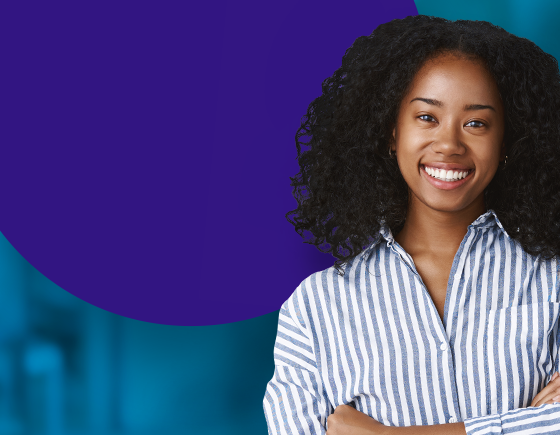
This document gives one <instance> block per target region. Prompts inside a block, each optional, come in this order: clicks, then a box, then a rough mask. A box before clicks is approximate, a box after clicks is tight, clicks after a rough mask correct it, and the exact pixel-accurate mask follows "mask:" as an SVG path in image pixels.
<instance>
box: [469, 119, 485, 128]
mask: <svg viewBox="0 0 560 435" xmlns="http://www.w3.org/2000/svg"><path fill="white" fill-rule="evenodd" d="M465 127H474V128H480V127H484V123H483V122H480V121H469V122H467V124H465Z"/></svg>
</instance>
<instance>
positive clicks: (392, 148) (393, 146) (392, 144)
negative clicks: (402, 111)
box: [391, 127, 397, 151]
mask: <svg viewBox="0 0 560 435" xmlns="http://www.w3.org/2000/svg"><path fill="white" fill-rule="evenodd" d="M396 130H397V128H396V127H395V128H393V135H392V136H391V151H396V150H395V142H396V140H395V135H396Z"/></svg>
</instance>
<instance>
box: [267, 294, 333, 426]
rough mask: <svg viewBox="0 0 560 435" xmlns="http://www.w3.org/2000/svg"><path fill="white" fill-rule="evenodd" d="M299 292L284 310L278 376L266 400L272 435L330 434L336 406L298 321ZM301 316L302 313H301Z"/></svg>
mask: <svg viewBox="0 0 560 435" xmlns="http://www.w3.org/2000/svg"><path fill="white" fill-rule="evenodd" d="M297 295H298V292H297V290H296V292H295V293H294V295H292V297H290V299H288V301H287V302H286V303H285V304H284V305H283V306H282V308H281V309H280V314H279V318H278V334H277V336H276V344H275V346H274V362H275V370H274V376H273V377H272V379H271V380H270V382H269V383H268V385H267V388H266V394H265V397H264V401H263V406H264V411H265V417H266V420H267V424H268V431H269V434H273V435H276V434H283V435H284V434H322V435H324V434H326V428H325V425H326V421H327V416H328V415H329V414H330V412H332V407H331V406H330V404H329V401H328V399H327V397H326V394H325V392H324V390H323V385H322V381H321V377H320V375H319V372H318V370H317V365H316V363H315V360H314V355H313V352H312V347H311V341H310V340H309V338H308V336H307V335H306V332H305V331H304V330H303V328H302V325H301V323H300V322H299V321H298V314H300V313H299V309H298V304H297ZM300 315H301V314H300Z"/></svg>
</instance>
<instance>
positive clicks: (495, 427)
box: [463, 414, 503, 435]
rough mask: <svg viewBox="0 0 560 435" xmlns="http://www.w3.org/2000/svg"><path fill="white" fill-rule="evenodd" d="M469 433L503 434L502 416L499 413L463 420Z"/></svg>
mask: <svg viewBox="0 0 560 435" xmlns="http://www.w3.org/2000/svg"><path fill="white" fill-rule="evenodd" d="M463 423H464V424H465V431H466V432H467V435H487V434H488V435H489V434H492V435H501V434H502V433H503V432H502V418H501V417H500V415H499V414H494V415H485V416H482V417H473V418H468V419H466V420H465V421H463Z"/></svg>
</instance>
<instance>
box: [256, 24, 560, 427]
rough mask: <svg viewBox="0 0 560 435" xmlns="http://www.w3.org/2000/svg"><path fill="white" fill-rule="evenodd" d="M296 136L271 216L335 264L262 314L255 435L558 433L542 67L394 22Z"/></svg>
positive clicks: (556, 306)
mask: <svg viewBox="0 0 560 435" xmlns="http://www.w3.org/2000/svg"><path fill="white" fill-rule="evenodd" d="M303 137H307V138H309V141H308V142H307V143H303V142H301V140H300V139H302V138H303ZM296 145H297V149H298V159H299V164H300V168H301V171H300V173H299V174H297V176H296V177H294V178H292V185H293V186H294V187H295V191H294V192H295V196H296V199H297V200H298V208H297V209H296V210H294V211H292V212H290V213H288V215H287V216H290V215H292V216H295V218H294V220H293V221H292V220H290V222H292V223H293V224H294V226H295V228H296V231H298V233H299V234H300V235H302V236H303V232H304V231H305V232H308V233H311V234H312V235H313V236H314V238H313V239H311V240H310V241H307V242H308V243H313V244H315V245H316V246H317V247H320V246H322V250H324V251H326V252H331V253H332V254H333V255H334V256H335V257H336V258H337V259H338V261H337V262H336V263H335V265H334V266H333V267H330V268H328V269H326V270H323V271H320V272H317V273H314V274H312V275H311V276H309V277H308V278H306V279H305V280H304V281H303V282H302V283H301V284H300V285H299V286H298V288H297V289H296V291H295V292H294V293H293V294H292V296H291V297H290V298H289V299H288V300H287V301H286V302H285V303H284V305H283V306H282V309H281V310H280V317H279V323H278V335H277V339H276V345H275V363H276V369H275V373H274V377H273V378H272V380H271V381H270V382H269V384H268V387H267V391H266V395H265V398H264V410H265V414H266V417H267V421H268V425H269V432H270V433H271V434H292V433H313V434H315V433H317V434H319V433H323V434H324V433H327V434H328V435H336V434H346V433H348V434H352V435H360V434H386V433H401V432H403V433H416V434H422V433H430V434H432V435H433V434H438V433H441V434H444V433H445V434H465V433H467V434H469V435H471V434H489V433H504V434H506V433H513V432H515V433H519V434H529V433H557V432H560V406H559V405H557V404H556V403H555V402H557V401H558V400H560V396H559V395H560V377H556V376H553V374H554V373H555V372H557V371H558V370H559V365H560V352H559V351H560V334H559V333H558V329H559V322H558V319H559V314H560V280H559V279H558V276H559V273H560V262H559V261H558V255H559V254H560V193H559V192H560V169H559V168H560V165H559V164H558V162H559V161H560V73H559V71H558V64H557V62H556V60H555V59H554V58H553V57H552V56H550V55H548V54H546V53H544V52H543V51H542V50H540V49H539V48H538V47H537V46H536V45H535V44H533V43H532V42H530V41H528V40H526V39H522V38H518V37H516V36H514V35H511V34H509V33H507V32H506V31H504V30H503V29H501V28H498V27H496V26H493V25H491V24H489V23H486V22H480V21H477V22H475V21H456V22H451V21H447V20H444V19H440V18H433V17H426V16H417V17H408V18H406V19H404V20H394V21H392V22H390V23H387V24H383V25H381V26H379V27H378V28H377V29H376V30H375V31H374V32H373V33H372V34H371V35H370V36H367V37H366V36H364V37H360V38H358V39H357V40H356V41H355V43H354V44H353V45H352V47H351V48H350V49H348V50H347V52H346V54H345V56H344V58H343V60H342V67H341V68H340V69H338V70H337V71H336V72H335V73H334V75H333V76H332V77H330V78H328V79H327V80H325V81H324V82H323V95H321V96H320V97H319V98H317V99H316V100H314V101H313V102H312V103H311V104H310V106H309V109H308V111H307V115H306V116H305V117H304V118H303V122H302V125H301V127H300V129H299V130H298V133H297V135H296ZM302 145H305V146H307V147H309V148H308V149H307V150H305V151H303V152H302V149H301V146H302ZM311 179H312V180H313V181H312V182H311V181H310V180H311ZM325 242H326V243H327V244H328V246H327V247H324V243H325Z"/></svg>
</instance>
